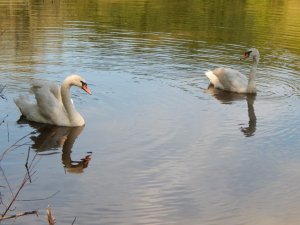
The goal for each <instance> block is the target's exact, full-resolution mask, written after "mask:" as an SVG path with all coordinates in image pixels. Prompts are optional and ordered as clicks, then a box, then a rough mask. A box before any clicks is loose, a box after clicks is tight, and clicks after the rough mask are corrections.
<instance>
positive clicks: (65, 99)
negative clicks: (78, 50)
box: [14, 75, 91, 127]
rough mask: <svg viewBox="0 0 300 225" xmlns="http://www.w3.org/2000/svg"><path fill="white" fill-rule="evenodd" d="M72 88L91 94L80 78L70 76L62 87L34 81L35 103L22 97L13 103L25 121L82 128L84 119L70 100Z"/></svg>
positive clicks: (26, 97) (48, 82)
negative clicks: (75, 87)
mask: <svg viewBox="0 0 300 225" xmlns="http://www.w3.org/2000/svg"><path fill="white" fill-rule="evenodd" d="M72 86H77V87H80V88H82V89H83V90H84V91H85V92H87V93H88V94H91V91H90V90H89V88H88V87H87V84H86V82H85V80H84V79H83V78H82V77H80V76H79V75H70V76H68V77H67V78H66V79H65V80H64V81H63V83H62V85H57V84H55V83H52V82H50V81H34V82H33V83H32V87H31V91H32V92H33V94H34V96H35V100H36V101H35V102H32V101H31V100H30V99H29V97H28V96H24V95H20V96H19V97H18V98H16V99H14V101H15V103H16V105H17V107H18V108H19V110H20V112H21V113H22V115H23V116H25V117H26V119H27V120H30V121H34V122H39V123H46V124H53V125H57V126H66V127H77V126H83V125H84V123H85V122H84V119H83V117H82V116H81V115H80V113H78V112H77V111H76V109H75V106H74V105H73V102H72V99H71V94H70V88H71V87H72Z"/></svg>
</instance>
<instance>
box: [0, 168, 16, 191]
mask: <svg viewBox="0 0 300 225" xmlns="http://www.w3.org/2000/svg"><path fill="white" fill-rule="evenodd" d="M0 170H1V171H2V176H3V177H4V179H5V181H6V183H7V186H8V188H9V190H10V193H11V195H13V190H12V188H11V186H10V184H9V182H8V179H7V177H6V175H5V173H4V170H3V168H2V167H1V166H0Z"/></svg>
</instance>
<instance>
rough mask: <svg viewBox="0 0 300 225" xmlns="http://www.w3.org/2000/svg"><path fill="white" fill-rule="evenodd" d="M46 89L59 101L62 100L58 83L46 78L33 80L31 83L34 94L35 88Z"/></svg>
mask: <svg viewBox="0 0 300 225" xmlns="http://www.w3.org/2000/svg"><path fill="white" fill-rule="evenodd" d="M41 88H42V89H43V90H45V89H48V90H49V91H50V93H51V94H52V95H53V96H54V97H55V98H56V99H57V100H58V101H60V102H62V98H61V92H60V85H58V84H56V83H54V82H51V81H47V80H34V81H33V82H32V85H31V91H32V92H33V93H34V94H35V92H37V90H40V89H41Z"/></svg>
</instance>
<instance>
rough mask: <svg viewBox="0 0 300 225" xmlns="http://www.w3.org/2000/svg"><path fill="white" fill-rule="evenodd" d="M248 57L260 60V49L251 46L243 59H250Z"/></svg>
mask: <svg viewBox="0 0 300 225" xmlns="http://www.w3.org/2000/svg"><path fill="white" fill-rule="evenodd" d="M248 58H250V59H251V58H252V59H253V60H255V61H257V62H258V61H259V51H258V50H257V49H256V48H250V49H248V50H247V51H246V52H245V53H244V55H243V58H242V59H248Z"/></svg>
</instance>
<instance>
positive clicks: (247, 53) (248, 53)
mask: <svg viewBox="0 0 300 225" xmlns="http://www.w3.org/2000/svg"><path fill="white" fill-rule="evenodd" d="M251 52H252V51H248V52H245V54H244V57H245V58H249V56H250V54H251Z"/></svg>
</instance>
